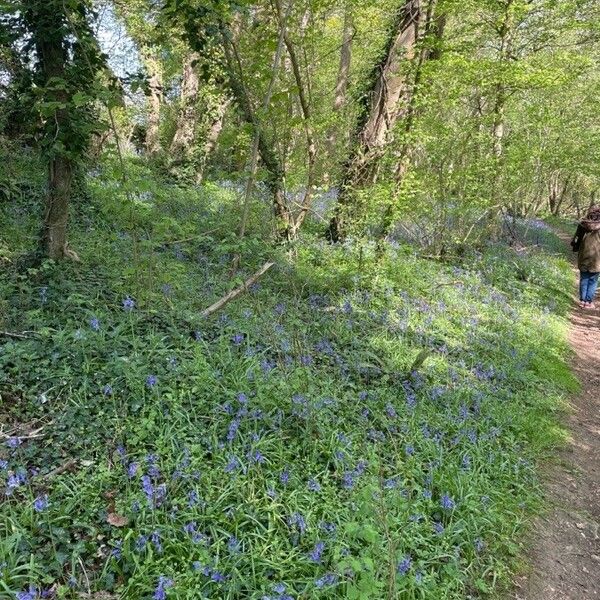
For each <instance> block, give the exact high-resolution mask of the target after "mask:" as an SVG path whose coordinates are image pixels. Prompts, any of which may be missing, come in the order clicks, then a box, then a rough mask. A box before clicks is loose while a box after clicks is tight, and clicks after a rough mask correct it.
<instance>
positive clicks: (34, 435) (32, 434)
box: [0, 425, 45, 440]
mask: <svg viewBox="0 0 600 600" xmlns="http://www.w3.org/2000/svg"><path fill="white" fill-rule="evenodd" d="M44 427H45V425H42V426H41V427H40V428H39V429H35V430H34V431H30V432H29V433H23V434H19V433H17V431H16V430H14V431H12V432H11V433H4V432H2V431H0V436H2V437H3V438H5V439H10V438H19V439H20V440H32V439H34V438H39V437H43V435H42V433H41V431H42V429H44Z"/></svg>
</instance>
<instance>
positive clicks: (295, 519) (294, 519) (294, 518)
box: [288, 512, 306, 534]
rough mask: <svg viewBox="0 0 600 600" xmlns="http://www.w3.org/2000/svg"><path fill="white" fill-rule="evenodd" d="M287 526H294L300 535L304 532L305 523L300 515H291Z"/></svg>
mask: <svg viewBox="0 0 600 600" xmlns="http://www.w3.org/2000/svg"><path fill="white" fill-rule="evenodd" d="M288 525H289V526H290V527H294V526H296V527H297V528H298V531H300V533H301V534H303V533H304V532H305V531H306V521H305V520H304V517H303V516H302V515H301V514H300V513H297V512H296V513H292V514H291V515H290V516H289V518H288Z"/></svg>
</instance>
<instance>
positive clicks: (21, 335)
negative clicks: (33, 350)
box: [0, 331, 37, 340]
mask: <svg viewBox="0 0 600 600" xmlns="http://www.w3.org/2000/svg"><path fill="white" fill-rule="evenodd" d="M32 335H37V331H21V332H20V333H16V332H14V331H0V337H7V338H14V339H16V340H27V339H29V338H30V337H31V336H32Z"/></svg>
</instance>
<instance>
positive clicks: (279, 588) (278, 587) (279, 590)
mask: <svg viewBox="0 0 600 600" xmlns="http://www.w3.org/2000/svg"><path fill="white" fill-rule="evenodd" d="M285 590H286V587H285V584H284V583H276V584H275V585H274V586H273V591H274V592H275V593H276V594H280V595H281V594H285Z"/></svg>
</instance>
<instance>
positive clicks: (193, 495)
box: [188, 490, 200, 507]
mask: <svg viewBox="0 0 600 600" xmlns="http://www.w3.org/2000/svg"><path fill="white" fill-rule="evenodd" d="M199 500H200V498H199V497H198V492H197V491H196V490H191V491H190V492H189V493H188V506H189V507H192V506H195V505H196V504H198V502H199Z"/></svg>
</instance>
